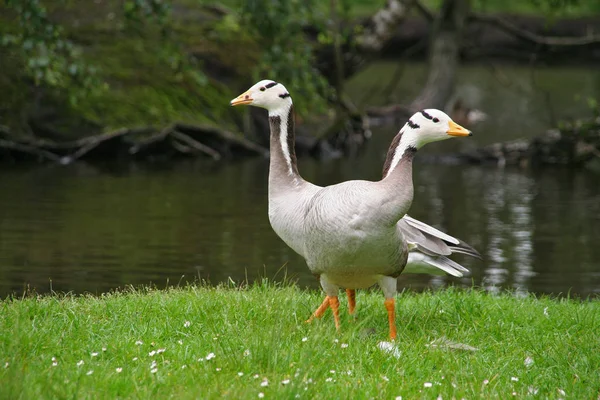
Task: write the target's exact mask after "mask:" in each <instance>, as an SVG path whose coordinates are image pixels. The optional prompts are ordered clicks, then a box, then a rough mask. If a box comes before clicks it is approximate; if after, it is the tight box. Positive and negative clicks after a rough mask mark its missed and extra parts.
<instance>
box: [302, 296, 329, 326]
mask: <svg viewBox="0 0 600 400" xmlns="http://www.w3.org/2000/svg"><path fill="white" fill-rule="evenodd" d="M328 307H329V296H325V300H323V302H322V303H321V305H320V306H319V308H317V310H316V311H315V312H314V313H313V315H311V316H310V318H309V319H307V320H306V323H307V324H308V323H310V322H312V320H313V319H315V318H321V317H322V316H323V314H325V311H327V308H328Z"/></svg>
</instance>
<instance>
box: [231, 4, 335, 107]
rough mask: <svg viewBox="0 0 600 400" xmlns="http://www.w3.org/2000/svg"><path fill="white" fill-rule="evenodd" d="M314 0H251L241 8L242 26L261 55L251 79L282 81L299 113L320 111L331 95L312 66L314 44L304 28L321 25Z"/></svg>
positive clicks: (321, 76)
mask: <svg viewBox="0 0 600 400" xmlns="http://www.w3.org/2000/svg"><path fill="white" fill-rule="evenodd" d="M317 3H318V2H317V1H315V0H308V1H305V0H290V1H288V0H275V1H273V0H250V1H245V2H242V5H241V7H240V12H241V24H242V25H243V27H244V28H245V29H248V30H250V31H252V32H253V33H254V34H255V36H256V40H257V41H258V43H260V45H261V47H262V49H263V52H262V54H261V57H260V60H259V64H258V66H257V67H256V69H255V71H254V80H259V79H267V78H271V79H276V80H280V81H282V82H285V85H286V87H287V88H288V90H290V91H291V92H292V93H293V95H294V100H296V108H297V109H299V110H300V111H315V110H320V111H322V110H323V109H324V106H325V101H324V99H325V98H327V97H329V96H330V95H331V88H330V87H329V85H328V83H327V81H326V79H325V78H324V77H323V75H322V74H321V73H320V72H319V71H318V70H317V69H316V67H315V55H314V50H315V43H313V42H311V41H309V40H307V38H306V36H305V32H304V29H305V28H306V27H307V26H308V25H310V24H320V23H321V21H322V20H323V18H324V15H322V14H320V12H319V7H318V6H317Z"/></svg>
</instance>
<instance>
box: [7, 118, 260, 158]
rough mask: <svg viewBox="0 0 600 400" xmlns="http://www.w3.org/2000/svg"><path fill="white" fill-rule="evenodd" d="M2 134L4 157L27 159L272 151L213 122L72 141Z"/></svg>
mask: <svg viewBox="0 0 600 400" xmlns="http://www.w3.org/2000/svg"><path fill="white" fill-rule="evenodd" d="M0 134H1V135H2V136H1V137H0V161H2V160H17V159H18V160H20V159H24V160H30V161H38V162H55V163H59V164H63V165H66V164H71V163H73V162H75V161H77V160H80V159H85V160H99V159H103V160H106V159H117V158H118V159H122V158H124V157H135V158H137V159H147V160H152V159H156V158H163V159H164V158H167V159H168V158H173V157H177V156H178V155H179V156H180V155H184V154H185V155H188V156H189V155H194V156H200V155H202V156H208V157H210V158H212V159H213V160H215V161H218V160H221V159H222V158H224V157H231V156H232V155H233V154H235V155H239V156H249V155H260V156H267V155H268V150H267V149H265V148H263V147H262V146H259V145H257V144H255V143H252V142H251V141H249V140H247V139H244V138H243V137H241V136H238V135H236V134H234V133H232V132H230V131H227V130H223V129H220V128H218V127H215V126H210V125H192V124H183V123H175V124H172V125H169V126H167V127H165V128H163V129H162V130H160V131H159V130H157V129H156V128H153V127H140V128H121V129H117V130H115V131H110V132H105V133H102V134H99V135H92V136H87V137H84V138H81V139H78V140H76V141H70V142H54V141H50V140H46V139H38V138H22V137H15V136H13V135H11V134H10V132H9V131H8V129H0Z"/></svg>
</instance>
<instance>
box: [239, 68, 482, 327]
mask: <svg viewBox="0 0 600 400" xmlns="http://www.w3.org/2000/svg"><path fill="white" fill-rule="evenodd" d="M231 104H232V105H239V104H251V105H255V106H259V107H263V108H266V109H267V110H268V111H269V124H270V130H271V139H270V151H271V160H270V167H269V221H270V223H271V226H272V227H273V230H274V231H275V232H276V233H277V235H278V236H279V237H280V238H281V239H282V240H283V241H284V242H285V243H286V244H287V245H288V246H290V247H291V248H292V249H293V250H294V251H296V252H297V253H298V254H300V255H301V256H302V257H304V259H305V260H306V263H307V265H308V267H309V269H310V270H311V272H312V273H313V274H314V275H316V276H318V277H319V280H320V283H321V286H322V287H323V290H324V291H325V293H326V295H327V297H326V298H325V300H324V301H323V303H322V304H321V306H320V307H319V308H318V309H317V310H316V311H315V313H314V314H313V317H320V316H322V315H323V313H324V312H325V310H326V309H327V308H328V307H331V308H332V310H333V312H334V317H335V322H336V327H338V328H339V312H338V308H339V301H338V297H337V296H338V292H339V289H340V288H345V289H346V292H347V294H348V298H349V306H350V312H351V313H352V312H353V311H354V290H355V289H360V288H366V287H370V286H372V285H374V284H376V283H377V284H379V286H380V287H381V288H382V290H383V292H384V296H385V299H386V300H385V306H386V309H387V311H388V319H389V324H390V336H391V337H392V338H395V336H396V328H395V323H394V296H395V293H396V278H397V277H398V276H399V275H400V273H402V271H403V270H404V268H405V266H406V264H407V261H408V260H409V259H410V258H413V260H416V261H417V262H419V263H421V264H426V265H428V266H432V267H434V268H437V269H440V270H443V271H445V272H447V273H450V274H451V275H454V276H462V273H463V272H465V271H467V270H466V269H465V268H464V267H462V266H460V265H459V264H457V263H456V262H454V261H452V260H450V259H449V258H447V256H448V255H450V254H452V253H454V252H460V253H465V254H469V255H473V256H478V253H477V252H476V251H475V250H474V249H472V248H471V247H470V246H468V245H466V244H465V243H464V242H461V241H460V240H458V239H456V238H454V237H452V236H449V235H446V234H444V233H443V232H440V231H438V230H437V229H435V228H433V227H430V226H429V225H426V224H424V223H422V222H420V221H417V220H415V219H413V218H410V217H408V216H407V215H406V213H407V211H408V210H409V208H410V205H411V203H412V199H413V183H412V160H413V157H414V155H415V153H416V152H417V149H418V148H420V147H421V146H422V145H424V144H425V143H428V142H431V141H437V140H443V139H446V138H449V137H451V136H467V135H470V132H469V131H467V130H466V129H464V128H462V127H460V126H459V125H457V124H455V123H454V122H453V121H452V120H451V119H450V118H449V117H448V116H447V115H446V114H444V113H443V112H441V111H439V110H424V111H422V112H421V113H417V114H415V115H414V116H413V117H411V119H410V120H409V122H408V123H407V124H406V125H405V126H404V127H403V128H402V129H401V130H400V132H399V133H398V135H396V137H395V138H394V140H393V142H392V145H391V146H390V149H389V151H388V156H387V159H386V163H385V166H384V177H383V179H382V180H380V181H375V182H373V181H365V180H352V181H346V182H342V183H338V184H335V185H331V186H326V187H320V186H317V185H314V184H312V183H310V182H307V181H305V180H304V179H303V178H302V177H301V176H300V174H299V173H298V168H297V165H296V156H295V152H294V119H293V118H294V115H293V106H292V100H291V97H290V95H289V93H288V92H287V90H286V89H285V87H284V86H283V85H281V84H279V83H276V82H273V81H269V80H265V81H261V82H258V83H257V84H255V85H254V86H252V87H251V88H250V89H249V90H248V91H246V92H245V93H243V94H241V95H240V96H238V97H237V98H236V99H234V100H232V102H231ZM449 135H450V136H449ZM411 253H412V254H413V256H412V257H411V255H410V254H411ZM311 319H312V317H311Z"/></svg>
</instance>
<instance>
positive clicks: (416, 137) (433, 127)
mask: <svg viewBox="0 0 600 400" xmlns="http://www.w3.org/2000/svg"><path fill="white" fill-rule="evenodd" d="M402 130H403V134H402V140H403V141H406V143H408V144H410V145H412V146H414V147H416V148H420V147H421V146H423V145H425V144H427V143H431V142H437V141H440V140H446V139H450V138H451V137H456V136H459V137H460V136H471V135H472V133H471V131H470V130H468V129H465V128H463V127H462V126H460V125H459V124H457V123H456V122H454V121H453V120H452V118H450V117H449V116H448V115H447V114H446V113H445V112H443V111H440V110H436V109H426V110H422V111H419V112H418V113H415V114H414V115H413V116H412V117H410V119H409V120H408V122H407V123H406V125H404V128H403V129H402Z"/></svg>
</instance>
